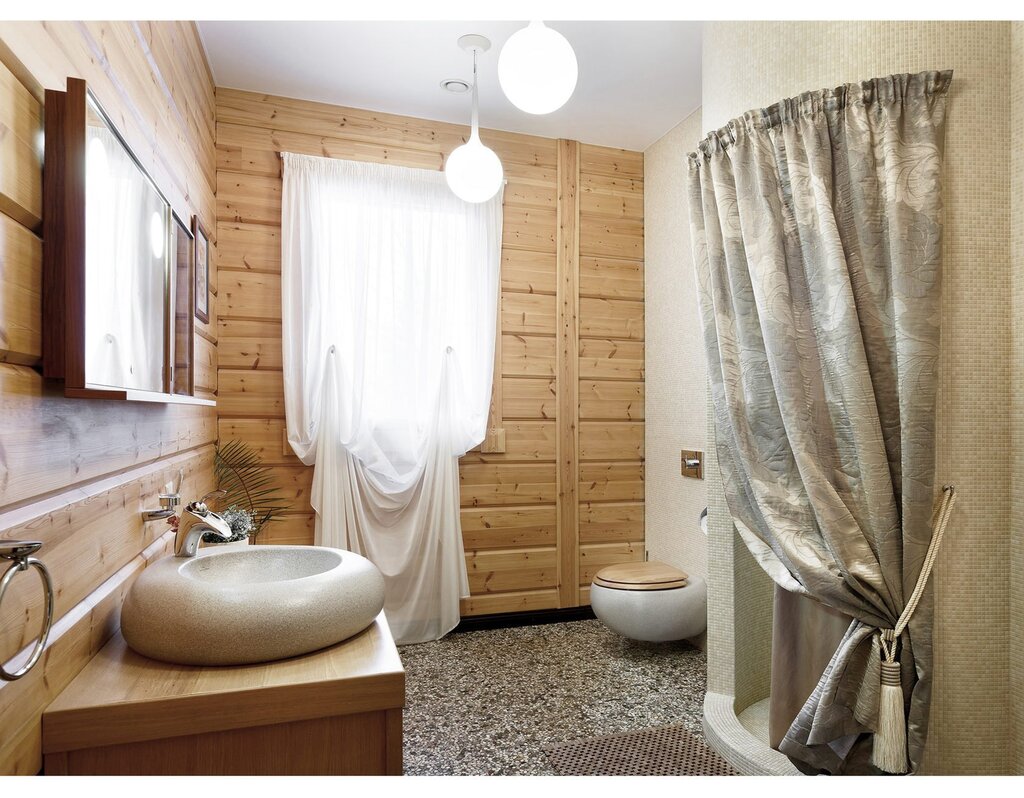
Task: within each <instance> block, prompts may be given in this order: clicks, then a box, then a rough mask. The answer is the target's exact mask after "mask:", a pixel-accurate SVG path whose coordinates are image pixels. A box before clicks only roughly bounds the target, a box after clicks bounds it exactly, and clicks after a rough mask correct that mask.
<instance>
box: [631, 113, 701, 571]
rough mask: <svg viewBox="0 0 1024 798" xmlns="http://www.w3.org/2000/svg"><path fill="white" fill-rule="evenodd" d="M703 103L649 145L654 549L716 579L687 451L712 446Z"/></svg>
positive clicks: (648, 447) (649, 501) (648, 445)
mask: <svg viewBox="0 0 1024 798" xmlns="http://www.w3.org/2000/svg"><path fill="white" fill-rule="evenodd" d="M700 121H701V120H700V110H699V109H698V110H697V111H695V112H694V113H692V114H691V115H690V116H688V117H687V118H686V119H684V120H683V121H682V122H680V123H679V124H678V125H677V126H676V127H675V128H673V129H672V130H670V131H669V132H668V133H666V134H665V135H664V136H662V137H661V138H660V139H658V141H657V142H655V143H654V144H652V145H651V146H650V147H649V148H648V149H647V150H646V151H645V152H644V239H645V240H644V253H645V258H646V262H645V268H644V292H645V298H644V318H645V327H646V334H645V336H644V337H645V339H646V341H647V350H646V358H645V359H646V377H647V383H646V408H645V413H646V418H647V439H646V442H645V451H646V455H647V473H646V477H647V479H646V484H645V500H646V530H647V550H648V551H649V552H650V556H651V559H652V560H661V561H663V562H667V563H671V564H672V565H674V566H676V567H677V568H681V569H682V570H684V571H686V572H687V573H689V574H696V575H700V576H707V554H706V552H707V538H705V537H704V535H703V534H702V533H701V532H700V530H699V529H698V527H697V521H698V518H699V516H700V513H701V510H703V509H704V508H705V507H706V506H707V490H706V488H705V483H704V481H702V480H695V479H691V478H687V477H684V476H683V475H682V474H681V473H680V468H679V466H680V463H679V455H680V451H681V450H683V449H698V450H704V449H705V448H706V446H705V443H704V441H705V427H706V421H705V412H704V411H705V397H704V393H705V385H706V381H707V375H706V370H705V368H704V344H703V340H702V337H701V328H700V309H699V307H698V304H697V283H696V279H695V277H694V273H693V260H692V258H691V257H690V224H689V216H688V212H687V209H686V186H685V183H684V178H685V174H686V153H687V152H691V151H692V150H693V148H694V146H695V145H696V143H697V142H698V141H699V140H700V137H701V131H702V128H701V124H700Z"/></svg>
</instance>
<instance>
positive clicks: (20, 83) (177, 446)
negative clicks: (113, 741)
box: [0, 21, 217, 773]
mask: <svg viewBox="0 0 1024 798" xmlns="http://www.w3.org/2000/svg"><path fill="white" fill-rule="evenodd" d="M0 43H2V46H0V60H3V61H4V66H0V361H6V363H0V443H2V445H0V536H2V537H8V538H11V537H14V538H19V537H29V538H37V539H40V540H43V541H44V546H43V548H42V550H41V552H40V555H39V556H40V558H41V559H42V560H43V561H44V562H45V563H47V565H48V566H49V568H50V571H51V574H52V576H53V579H54V582H55V587H56V614H57V616H58V619H57V620H56V622H55V626H54V631H53V634H52V636H51V640H50V643H49V645H48V649H47V653H46V654H45V655H44V657H43V659H42V660H41V662H40V663H39V664H38V665H37V666H36V668H35V669H34V670H33V671H32V672H31V673H30V674H29V675H28V676H26V677H25V678H24V679H22V680H20V681H18V682H11V683H4V684H0V718H2V720H0V727H2V728H3V734H2V736H0V773H36V772H37V771H38V770H39V768H40V766H41V759H40V752H39V751H40V749H39V728H40V721H39V714H40V712H41V711H42V709H43V708H44V707H45V706H46V705H47V704H48V703H49V702H50V701H51V700H52V699H53V698H54V696H55V695H56V694H57V693H58V692H60V690H62V689H63V688H64V687H65V686H66V685H67V684H68V683H69V682H70V681H71V679H72V678H73V677H74V676H75V674H77V673H78V671H79V670H80V669H81V668H82V667H83V666H84V664H85V663H86V662H87V661H88V659H89V657H90V656H91V655H92V654H93V653H95V651H97V650H98V649H99V647H100V646H101V645H102V643H103V642H104V641H105V640H106V639H107V637H109V635H110V634H111V632H112V631H113V630H114V629H115V628H116V626H117V619H118V613H119V610H120V604H121V600H122V598H123V596H124V592H125V590H127V587H128V586H129V585H130V583H131V581H132V579H134V577H135V575H136V574H137V573H138V572H139V571H141V570H142V568H144V567H145V565H146V563H147V562H148V561H149V560H150V559H152V558H153V557H157V556H160V555H162V554H163V553H165V551H166V547H167V545H168V537H166V536H165V537H161V535H163V534H164V533H165V532H166V531H167V525H166V522H163V521H159V522H151V523H148V524H144V523H143V521H142V517H141V514H140V513H141V511H142V510H143V509H146V508H148V507H153V506H157V504H158V502H157V498H156V493H157V492H158V491H159V489H160V488H161V487H162V486H163V484H164V483H165V482H167V481H169V480H171V479H172V478H174V477H175V476H176V474H177V471H178V469H179V468H182V469H184V471H185V483H184V485H183V492H184V493H185V494H186V498H187V499H192V498H195V497H196V496H198V495H201V494H202V493H205V492H207V491H208V490H209V489H210V488H211V487H212V485H213V470H212V446H211V444H212V442H213V441H214V440H215V438H216V434H217V425H216V411H215V410H214V409H213V408H208V407H198V406H188V405H159V404H148V403H141V402H117V401H105V400H85V399H67V398H65V397H64V395H63V390H62V387H61V385H60V384H59V382H56V381H54V382H46V381H44V380H43V379H42V378H41V377H40V376H39V374H38V373H37V372H36V371H35V370H33V369H31V368H27V367H25V366H24V365H12V363H13V364H30V365H31V364H35V363H37V362H38V361H39V358H40V355H41V340H40V331H41V328H42V318H41V302H40V297H41V291H42V288H41V284H42V279H41V244H40V241H39V239H38V238H37V237H36V235H35V233H34V232H33V231H32V229H31V228H33V227H37V226H38V222H39V217H40V215H41V210H40V207H41V202H40V191H41V189H40V186H41V164H40V156H39V137H40V136H41V133H42V124H41V118H42V108H41V105H40V104H41V102H42V100H43V96H44V91H43V90H44V89H56V90H63V89H64V87H65V81H66V79H67V78H68V77H69V76H71V77H80V78H84V79H85V80H86V81H87V82H88V84H89V87H90V88H91V89H92V90H93V91H94V92H95V94H96V96H97V98H98V99H99V101H100V103H101V104H102V105H103V107H104V109H105V110H106V111H107V112H108V114H109V115H110V116H111V118H112V120H113V121H114V124H115V125H116V127H117V128H118V131H119V132H120V133H121V134H122V135H123V136H124V137H125V139H126V140H127V141H128V144H129V146H130V147H131V148H132V150H133V151H134V153H135V154H136V156H137V157H138V158H139V160H140V161H141V162H142V164H143V165H144V166H145V167H146V169H147V171H149V173H150V174H151V175H152V177H153V179H154V181H155V182H156V183H157V185H158V186H159V187H160V189H161V191H163V192H164V194H166V196H167V197H168V198H169V200H170V202H171V204H172V206H173V207H174V209H175V212H176V213H177V214H178V216H179V217H181V218H182V219H185V220H188V219H191V217H192V214H193V213H195V214H196V215H198V216H199V218H200V219H201V220H202V221H203V223H204V226H205V227H206V228H207V229H208V230H210V231H211V235H214V237H215V231H214V226H213V221H214V214H215V210H216V209H215V204H214V194H213V192H214V184H215V178H216V176H215V151H214V143H213V130H214V96H213V95H214V90H213V82H212V79H211V78H210V74H209V70H208V68H207V66H206V63H205V56H204V54H203V51H202V46H201V43H200V41H199V39H198V35H197V34H196V31H195V27H194V25H192V23H180V22H139V23H136V22H52V21H51V22H45V23H42V22H25V23H19V22H0ZM15 76H16V77H15ZM211 256H212V268H211V276H210V277H211V279H210V283H211V286H212V287H215V286H216V284H217V280H216V262H217V258H216V256H217V251H216V247H214V248H213V249H212V250H211ZM211 313H212V315H213V317H214V318H215V317H216V297H211ZM196 328H197V337H196V342H195V356H196V382H197V385H198V386H199V388H201V389H203V390H204V391H206V392H210V391H213V390H215V389H216V387H217V382H216V377H217V361H216V346H215V345H214V342H215V341H216V330H215V329H213V328H212V327H211V326H210V325H203V324H201V323H197V325H196ZM171 537H173V536H171ZM147 547H148V548H147ZM40 603H41V596H40V595H39V594H38V585H37V584H36V580H34V579H28V580H16V581H15V582H14V583H13V584H12V586H11V589H10V592H9V593H8V595H7V597H6V598H5V601H4V606H3V610H2V612H3V617H2V618H0V657H3V658H7V657H8V656H9V655H10V654H11V653H12V652H13V651H14V650H15V649H16V648H18V647H19V646H21V645H22V644H25V643H27V642H29V638H30V636H33V635H34V634H35V632H36V628H37V626H38V621H39V614H40V610H41V606H40Z"/></svg>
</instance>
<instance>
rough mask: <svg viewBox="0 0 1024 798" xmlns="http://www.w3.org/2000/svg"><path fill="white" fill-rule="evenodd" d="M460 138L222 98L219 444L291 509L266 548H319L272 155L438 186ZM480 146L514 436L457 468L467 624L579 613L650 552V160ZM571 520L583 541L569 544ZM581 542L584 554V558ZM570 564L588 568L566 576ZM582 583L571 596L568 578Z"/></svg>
mask: <svg viewBox="0 0 1024 798" xmlns="http://www.w3.org/2000/svg"><path fill="white" fill-rule="evenodd" d="M466 133H467V129H466V127H465V126H460V125H450V124H446V123H441V122H431V121H426V120H420V119H412V118H409V117H401V116H393V115H389V114H380V113H375V112H370V111H362V110H357V109H352V108H340V107H337V106H331V105H325V104H321V103H313V102H308V101H304V100H294V99H286V98H281V97H273V96H268V95H261V94H253V93H249V92H242V91H237V90H231V89H218V90H217V136H216V141H217V239H218V244H219V258H220V283H219V287H220V294H219V296H220V308H219V322H218V332H219V355H220V360H219V369H220V374H219V380H218V385H219V399H218V412H219V428H220V436H221V439H222V440H226V439H230V438H240V439H242V440H245V441H246V442H248V443H250V444H251V445H253V446H255V447H256V448H258V449H259V450H260V451H261V452H262V454H263V456H264V458H266V459H267V460H268V461H269V462H272V463H274V464H275V466H276V469H277V473H278V476H279V477H280V478H281V480H282V481H283V482H284V483H285V484H286V485H288V486H289V489H290V491H291V493H292V495H293V497H294V499H295V505H294V508H293V511H292V512H291V513H290V514H289V515H288V516H287V517H286V518H285V519H284V520H283V521H281V522H280V523H278V524H276V525H275V526H272V527H270V528H268V529H267V531H266V532H265V533H264V536H263V542H265V543H294V544H304V543H311V542H312V539H313V514H312V509H311V508H310V506H309V501H308V496H309V487H310V481H311V469H309V468H306V467H305V466H303V465H302V464H301V463H300V462H299V461H298V459H297V458H296V457H295V456H294V455H293V454H292V453H291V451H290V449H289V447H288V444H287V442H286V440H285V434H284V397H283V387H282V377H281V368H282V362H281V321H280V320H281V288H280V270H281V263H280V216H281V180H280V161H279V157H278V153H279V152H281V151H289V152H297V153H303V154H309V155H321V156H326V157H333V158H346V159H353V160H363V161H371V162H375V163H392V164H396V165H399V166H409V167H419V168H427V169H440V168H442V166H443V162H444V156H445V154H446V153H448V152H451V150H453V149H454V148H455V147H456V146H458V145H459V144H460V143H462V141H463V140H464V137H465V136H466ZM481 135H482V138H483V140H484V141H485V142H486V143H487V144H488V146H490V147H492V148H493V149H494V150H495V151H496V152H497V154H498V156H499V157H500V158H501V160H502V163H503V164H504V166H505V172H506V176H507V178H508V185H507V187H506V190H505V213H504V239H503V247H502V267H501V286H502V296H501V319H500V321H501V339H500V345H501V355H500V371H501V385H500V387H501V401H500V404H501V418H500V419H499V421H500V422H501V423H500V424H496V425H495V426H500V428H501V429H503V430H504V433H505V450H504V452H500V453H491V452H488V453H485V452H482V451H479V450H477V451H473V452H470V453H469V454H468V455H467V456H466V457H465V458H463V460H462V462H461V465H460V477H461V488H462V505H463V510H462V525H463V537H464V543H465V548H466V561H467V566H468V570H469V580H470V587H471V591H472V597H471V598H469V599H468V600H466V601H464V603H463V612H464V614H468V615H476V614H487V613H496V612H512V611H521V610H534V609H545V608H553V607H559V606H575V605H576V604H577V602H578V600H579V598H580V593H579V591H578V589H577V580H578V578H579V579H581V578H582V577H583V574H584V572H587V573H589V571H587V569H588V568H591V563H593V562H597V561H601V562H611V561H617V560H628V559H633V558H635V557H636V556H637V554H638V553H639V554H640V556H642V551H643V545H642V542H643V505H642V501H643V484H642V465H641V462H642V458H643V451H642V446H643V429H642V418H643V384H642V381H643V342H642V338H643V305H642V300H643V270H642V258H643V252H642V248H643V207H642V203H643V185H642V183H641V181H642V176H643V156H642V154H641V153H628V152H624V151H620V150H609V149H605V148H600V147H588V146H582V147H581V146H580V145H577V144H576V143H575V142H557V141H555V140H554V139H545V138H538V137H534V136H525V135H520V134H514V133H505V132H499V131H484V132H483V133H482V134H481ZM569 149H572V150H574V151H578V152H579V155H578V160H579V163H578V171H579V180H580V200H579V203H578V208H575V207H574V208H573V210H572V211H571V212H569V213H568V214H567V213H565V212H564V209H560V188H559V177H560V173H561V172H564V169H563V167H564V163H563V162H562V161H563V159H562V158H561V157H560V154H559V153H560V151H561V150H569ZM560 170H561V172H560ZM609 171H610V172H611V173H610V174H609ZM617 173H618V174H617ZM560 225H562V226H563V228H564V225H571V226H572V228H573V229H570V230H568V233H567V232H566V230H564V229H561V231H560ZM567 234H568V236H569V240H571V241H576V240H578V241H579V245H578V246H576V245H575V244H573V245H572V246H571V247H570V249H571V254H572V255H575V256H577V257H576V258H575V259H576V260H578V261H579V264H578V271H579V291H578V292H577V291H576V289H575V288H573V289H572V291H573V294H572V296H571V297H568V298H567V299H568V300H569V302H570V305H571V306H572V307H574V308H575V307H576V306H577V305H578V306H579V308H580V318H579V327H580V329H579V331H578V332H577V330H576V321H575V320H573V321H572V326H571V327H570V328H569V332H568V335H569V337H571V338H572V342H573V343H574V346H575V348H573V349H570V350H569V351H570V357H571V360H570V361H567V360H566V355H565V351H564V350H562V349H560V347H559V345H558V344H559V340H560V339H559V328H558V325H559V321H560V319H561V318H562V314H563V311H562V310H560V307H563V305H564V303H563V304H562V305H560V303H559V280H560V276H559V269H560V266H559V264H560V263H564V262H567V261H566V258H565V257H563V256H559V255H558V247H559V243H560V242H561V241H563V240H564V239H565V236H566V235H567ZM569 260H572V258H570V259H569ZM570 267H571V268H574V267H573V266H572V264H570ZM578 333H581V334H582V337H580V335H579V334H578ZM576 350H578V357H577V354H576ZM578 369H583V370H584V371H585V372H586V373H585V376H584V374H583V372H579V373H577V372H578ZM566 380H572V381H573V382H575V381H576V380H579V383H578V388H579V391H580V409H579V412H580V417H581V419H585V420H583V421H581V424H580V433H581V435H580V441H579V446H580V457H581V462H582V463H583V466H582V468H580V469H579V471H580V473H579V474H577V475H575V476H573V477H572V479H573V480H574V481H575V480H578V481H579V490H578V500H579V501H582V504H580V505H579V513H578V514H574V513H568V514H566V513H564V512H560V509H559V496H560V495H566V492H565V491H564V480H563V482H562V484H561V485H560V483H559V479H558V476H557V471H558V469H557V463H556V453H557V451H558V447H559V440H560V436H561V435H562V434H563V427H566V428H567V427H569V426H570V425H571V426H573V427H574V426H575V420H574V417H573V416H574V414H573V413H572V412H568V413H566V412H564V411H563V410H561V409H560V408H561V407H562V405H561V404H560V402H559V396H558V392H559V390H560V388H559V385H560V384H561V385H568V384H569V383H567V382H566ZM571 409H572V405H570V411H571ZM609 420H614V421H615V423H613V424H609V423H607V422H608V421H609ZM568 493H569V494H572V493H574V492H573V491H569V492H568ZM570 499H571V500H572V501H573V502H574V504H575V502H576V500H577V499H575V498H572V497H570ZM566 515H567V516H568V518H569V519H570V520H569V522H568V523H572V524H574V526H575V527H577V528H573V529H571V530H570V529H566V528H564V527H565V523H566V522H565V521H561V522H560V518H564V517H566ZM574 515H578V519H579V520H578V521H575V520H573V516H574ZM620 520H621V521H622V522H623V524H624V529H620V528H619V527H618V526H617V523H618V522H619V521H620ZM577 535H580V536H582V539H583V540H585V541H586V543H587V547H586V548H584V549H583V552H584V553H585V555H584V556H581V554H580V552H579V551H578V550H577V548H576V546H575V536H577ZM567 545H568V546H571V548H570V549H568V550H566V547H567ZM560 554H564V555H566V556H565V557H560ZM567 558H571V560H572V563H571V564H572V565H576V562H577V558H579V562H580V563H581V566H580V567H579V568H569V567H568V564H569V562H568V559H567ZM570 571H571V572H573V573H572V575H571V577H570V580H569V581H568V582H567V584H566V586H565V588H564V589H563V592H562V595H560V592H559V581H560V578H561V576H562V575H563V574H566V575H568V574H569V573H570ZM577 571H578V573H579V577H577V576H576V572H577Z"/></svg>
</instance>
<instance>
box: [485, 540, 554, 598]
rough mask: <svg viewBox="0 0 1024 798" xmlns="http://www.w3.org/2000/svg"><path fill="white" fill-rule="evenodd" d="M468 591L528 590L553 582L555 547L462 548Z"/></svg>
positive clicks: (549, 584) (552, 584)
mask: <svg viewBox="0 0 1024 798" xmlns="http://www.w3.org/2000/svg"><path fill="white" fill-rule="evenodd" d="M466 572H467V574H468V576H469V590H470V592H471V593H472V594H474V595H477V594H480V593H502V592H507V591H510V590H532V589H536V588H539V587H541V588H543V587H554V586H555V585H556V584H557V576H558V566H557V549H556V548H555V547H554V546H552V547H550V548H543V549H512V550H496V551H468V552H466Z"/></svg>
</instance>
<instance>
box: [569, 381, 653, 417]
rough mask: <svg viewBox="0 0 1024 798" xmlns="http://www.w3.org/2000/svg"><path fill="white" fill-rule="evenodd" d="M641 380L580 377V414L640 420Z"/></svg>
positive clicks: (642, 403) (642, 399)
mask: <svg viewBox="0 0 1024 798" xmlns="http://www.w3.org/2000/svg"><path fill="white" fill-rule="evenodd" d="M643 417H644V384H643V383H642V382H619V381H609V380H580V418H581V419H584V420H602V419H604V420H609V421H617V420H622V419H627V420H629V421H642V420H643Z"/></svg>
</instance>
